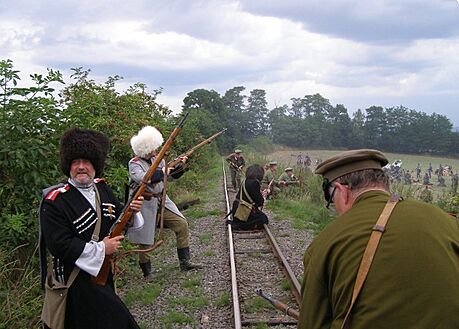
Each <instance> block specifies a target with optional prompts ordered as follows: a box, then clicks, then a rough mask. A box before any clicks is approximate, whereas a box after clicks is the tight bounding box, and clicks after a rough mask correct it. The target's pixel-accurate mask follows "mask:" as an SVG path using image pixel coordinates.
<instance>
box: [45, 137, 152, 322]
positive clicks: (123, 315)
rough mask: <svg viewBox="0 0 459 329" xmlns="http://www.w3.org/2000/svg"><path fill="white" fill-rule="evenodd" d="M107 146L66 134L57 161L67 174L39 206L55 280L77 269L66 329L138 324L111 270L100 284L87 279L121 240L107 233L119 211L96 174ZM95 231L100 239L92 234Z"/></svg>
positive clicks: (105, 140) (97, 139)
mask: <svg viewBox="0 0 459 329" xmlns="http://www.w3.org/2000/svg"><path fill="white" fill-rule="evenodd" d="M109 147H110V142H109V140H108V138H107V137H106V136H105V135H104V134H102V133H100V132H96V131H93V130H88V129H79V128H74V129H70V130H68V131H67V132H65V134H64V135H63V137H62V138H61V143H60V165H61V169H62V171H63V173H64V174H65V175H66V176H68V177H69V178H68V180H67V181H66V182H65V183H64V184H60V185H58V186H55V187H54V188H51V189H48V190H47V191H46V194H45V193H44V199H43V201H42V204H41V206H40V225H41V239H40V240H41V246H43V242H44V244H46V247H47V249H48V250H49V251H50V253H51V255H52V256H53V257H52V259H53V271H52V272H53V275H54V277H55V279H56V280H58V281H59V282H61V283H67V281H68V280H69V277H70V274H71V273H72V272H73V270H74V269H77V270H76V273H78V274H77V276H76V279H75V281H74V282H73V284H72V285H71V286H70V288H69V290H68V295H67V304H66V305H67V307H66V312H65V328H85V329H88V328H112V329H113V328H139V327H138V325H137V323H136V321H135V320H134V318H133V316H132V315H131V314H130V312H129V310H128V309H127V307H126V306H125V305H124V304H123V302H122V301H121V299H120V298H119V297H118V296H117V295H116V294H115V291H114V284H113V278H112V274H111V273H110V275H109V278H108V281H107V284H106V285H104V286H101V285H96V284H94V283H93V282H92V281H91V278H92V277H94V276H97V275H98V273H99V270H100V268H101V266H102V263H103V261H104V258H105V255H111V254H113V253H114V252H116V251H117V250H118V249H119V247H120V244H121V241H120V240H121V239H122V238H123V237H122V236H118V237H113V238H110V237H109V236H108V235H109V231H110V227H111V226H112V225H113V223H114V222H115V221H116V219H117V218H118V216H119V215H120V214H121V211H122V206H121V204H120V203H119V202H118V200H117V199H116V198H115V197H114V196H113V193H112V191H111V189H110V188H109V187H108V186H107V185H106V183H105V182H104V180H103V179H101V178H100V177H101V175H102V172H103V169H104V163H105V158H106V156H107V153H108V151H109ZM142 201H143V197H141V198H139V199H138V200H136V201H134V202H132V203H131V208H132V210H133V211H134V212H138V211H139V210H140V208H141V206H142ZM98 208H99V209H100V212H101V216H100V217H101V220H100V221H99V220H98V216H97V209H98ZM134 217H135V219H134V226H136V225H137V226H138V225H142V223H141V222H142V220H141V218H140V217H139V218H137V217H136V216H134ZM99 225H100V227H99V228H97V226H99ZM97 231H99V234H98V236H99V237H100V239H99V238H98V237H95V236H97ZM40 254H41V261H42V264H46V252H45V249H44V248H41V253H40ZM43 273H44V268H43V265H42V274H43ZM42 278H43V275H42ZM42 283H43V279H42ZM47 325H48V324H45V328H47V327H48V326H47Z"/></svg>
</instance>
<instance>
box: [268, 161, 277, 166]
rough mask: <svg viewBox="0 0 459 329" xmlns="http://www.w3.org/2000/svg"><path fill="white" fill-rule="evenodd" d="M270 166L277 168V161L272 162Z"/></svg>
mask: <svg viewBox="0 0 459 329" xmlns="http://www.w3.org/2000/svg"><path fill="white" fill-rule="evenodd" d="M269 165H270V166H275V165H277V161H271V162H270V163H269Z"/></svg>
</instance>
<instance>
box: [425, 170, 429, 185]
mask: <svg viewBox="0 0 459 329" xmlns="http://www.w3.org/2000/svg"><path fill="white" fill-rule="evenodd" d="M429 184H430V175H429V172H428V171H426V173H425V174H424V185H429Z"/></svg>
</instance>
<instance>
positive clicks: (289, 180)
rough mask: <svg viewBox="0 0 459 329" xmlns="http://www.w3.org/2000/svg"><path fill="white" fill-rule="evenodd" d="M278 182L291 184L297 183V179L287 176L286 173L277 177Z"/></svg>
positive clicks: (293, 176)
mask: <svg viewBox="0 0 459 329" xmlns="http://www.w3.org/2000/svg"><path fill="white" fill-rule="evenodd" d="M279 182H287V183H290V184H292V183H296V182H298V179H297V178H296V177H295V175H292V176H289V175H288V174H287V173H286V172H284V173H282V175H280V176H279Z"/></svg>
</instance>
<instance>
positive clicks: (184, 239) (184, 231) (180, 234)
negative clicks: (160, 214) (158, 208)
mask: <svg viewBox="0 0 459 329" xmlns="http://www.w3.org/2000/svg"><path fill="white" fill-rule="evenodd" d="M164 227H166V228H169V229H171V230H172V231H174V233H175V237H176V239H177V249H180V248H187V247H189V246H190V230H189V228H188V222H187V221H186V219H184V218H182V217H180V216H179V215H177V214H174V213H173V212H172V211H170V210H169V209H164Z"/></svg>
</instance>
